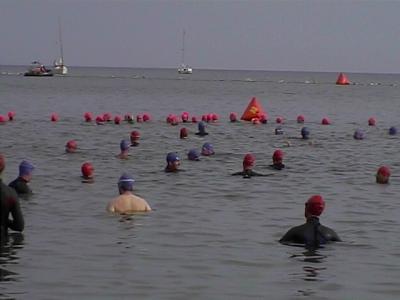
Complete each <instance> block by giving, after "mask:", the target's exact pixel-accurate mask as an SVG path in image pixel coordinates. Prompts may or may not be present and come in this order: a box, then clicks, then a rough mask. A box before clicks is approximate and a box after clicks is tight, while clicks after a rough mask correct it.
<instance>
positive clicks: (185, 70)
mask: <svg viewBox="0 0 400 300" xmlns="http://www.w3.org/2000/svg"><path fill="white" fill-rule="evenodd" d="M178 73H179V74H192V73H193V70H192V68H190V67H188V66H182V67H179V68H178Z"/></svg>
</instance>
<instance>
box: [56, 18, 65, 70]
mask: <svg viewBox="0 0 400 300" xmlns="http://www.w3.org/2000/svg"><path fill="white" fill-rule="evenodd" d="M58 38H59V44H60V57H59V58H58V59H56V60H55V61H54V63H53V66H54V74H57V75H67V74H68V68H67V66H66V65H65V64H64V51H63V44H62V32H61V21H60V19H58Z"/></svg>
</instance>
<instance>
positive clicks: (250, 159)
mask: <svg viewBox="0 0 400 300" xmlns="http://www.w3.org/2000/svg"><path fill="white" fill-rule="evenodd" d="M255 162H256V158H255V156H254V155H253V154H251V153H247V154H246V155H245V156H244V158H243V167H253V166H254V164H255Z"/></svg>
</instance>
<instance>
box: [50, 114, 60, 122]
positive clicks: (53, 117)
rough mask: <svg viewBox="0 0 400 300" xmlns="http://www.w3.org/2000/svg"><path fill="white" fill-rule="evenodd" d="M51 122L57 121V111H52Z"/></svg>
mask: <svg viewBox="0 0 400 300" xmlns="http://www.w3.org/2000/svg"><path fill="white" fill-rule="evenodd" d="M50 119H51V121H52V122H57V121H58V119H59V118H58V114H57V113H52V114H51V117H50Z"/></svg>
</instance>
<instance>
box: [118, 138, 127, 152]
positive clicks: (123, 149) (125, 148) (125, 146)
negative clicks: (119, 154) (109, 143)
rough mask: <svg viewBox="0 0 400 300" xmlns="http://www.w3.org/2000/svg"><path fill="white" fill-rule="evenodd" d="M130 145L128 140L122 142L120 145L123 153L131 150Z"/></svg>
mask: <svg viewBox="0 0 400 300" xmlns="http://www.w3.org/2000/svg"><path fill="white" fill-rule="evenodd" d="M129 146H130V143H129V142H128V141H127V140H122V141H121V143H120V144H119V147H120V149H121V151H126V150H128V149H129Z"/></svg>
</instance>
